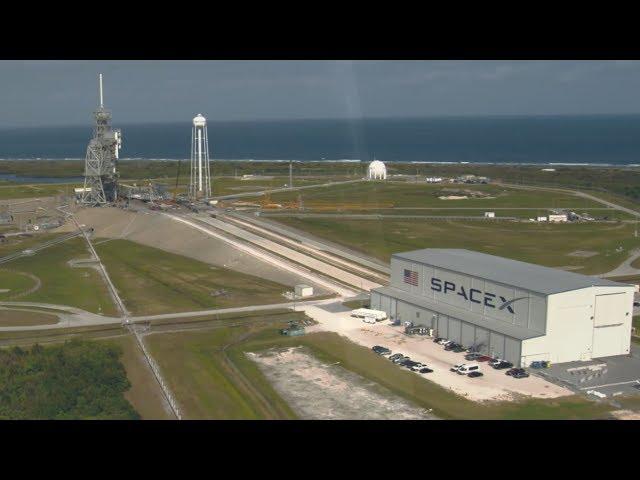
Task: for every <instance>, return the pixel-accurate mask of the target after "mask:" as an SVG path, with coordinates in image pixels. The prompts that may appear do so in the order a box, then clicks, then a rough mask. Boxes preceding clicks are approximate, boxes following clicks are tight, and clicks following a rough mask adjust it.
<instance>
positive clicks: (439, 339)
mask: <svg viewBox="0 0 640 480" xmlns="http://www.w3.org/2000/svg"><path fill="white" fill-rule="evenodd" d="M442 340H444V338H443V337H436V338H434V339H433V343H438V342H440V341H442Z"/></svg>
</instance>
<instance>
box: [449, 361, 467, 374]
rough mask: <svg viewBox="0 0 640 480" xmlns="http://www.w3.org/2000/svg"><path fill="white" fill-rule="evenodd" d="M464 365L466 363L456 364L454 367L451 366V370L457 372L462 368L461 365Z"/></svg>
mask: <svg viewBox="0 0 640 480" xmlns="http://www.w3.org/2000/svg"><path fill="white" fill-rule="evenodd" d="M463 366H464V363H459V364H458V365H454V366H453V367H451V368H450V369H449V371H450V372H457V371H458V370H459V369H460V367H463Z"/></svg>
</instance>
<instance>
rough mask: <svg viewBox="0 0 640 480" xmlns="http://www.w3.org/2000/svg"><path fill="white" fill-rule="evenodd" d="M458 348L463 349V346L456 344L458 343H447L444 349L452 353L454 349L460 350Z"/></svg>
mask: <svg viewBox="0 0 640 480" xmlns="http://www.w3.org/2000/svg"><path fill="white" fill-rule="evenodd" d="M458 347H462V345H460V344H459V343H456V342H450V343H447V344H446V345H445V346H444V349H445V350H446V351H451V350H453V349H454V348H458Z"/></svg>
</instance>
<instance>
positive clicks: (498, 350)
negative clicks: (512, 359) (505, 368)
mask: <svg viewBox="0 0 640 480" xmlns="http://www.w3.org/2000/svg"><path fill="white" fill-rule="evenodd" d="M489 354H490V355H491V356H493V358H504V335H502V334H500V333H496V332H491V335H490V337H489Z"/></svg>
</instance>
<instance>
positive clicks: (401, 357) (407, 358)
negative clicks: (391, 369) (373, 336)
mask: <svg viewBox="0 0 640 480" xmlns="http://www.w3.org/2000/svg"><path fill="white" fill-rule="evenodd" d="M405 360H410V358H409V357H406V356H404V355H400V356H399V357H398V358H396V359H395V360H392V362H393V363H396V364H398V363H400V362H404V361H405Z"/></svg>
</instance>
